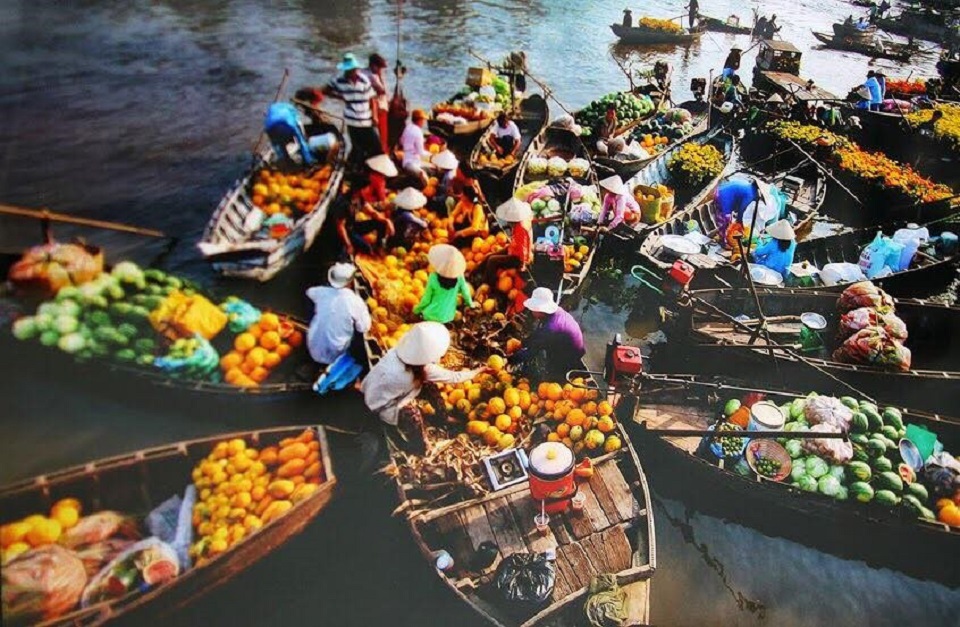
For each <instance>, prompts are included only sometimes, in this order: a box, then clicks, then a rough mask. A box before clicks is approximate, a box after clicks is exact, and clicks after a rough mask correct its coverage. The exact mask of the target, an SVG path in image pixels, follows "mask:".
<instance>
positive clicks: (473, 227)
mask: <svg viewBox="0 0 960 627" xmlns="http://www.w3.org/2000/svg"><path fill="white" fill-rule="evenodd" d="M447 220H448V227H447V228H448V230H449V231H450V233H452V234H453V236H452V237H451V238H450V241H452V242H453V245H454V246H458V247H463V246H465V245H468V244H469V243H470V241H471V240H472V239H473V238H474V237H486V236H487V235H489V234H490V225H489V223H488V222H487V213H486V212H485V211H484V210H483V205H481V204H480V196H479V194H477V190H475V189H474V188H472V187H464V188H463V192H462V193H461V194H460V200H459V201H458V202H457V204H456V205H454V207H453V210H452V211H451V212H450V217H449V218H447Z"/></svg>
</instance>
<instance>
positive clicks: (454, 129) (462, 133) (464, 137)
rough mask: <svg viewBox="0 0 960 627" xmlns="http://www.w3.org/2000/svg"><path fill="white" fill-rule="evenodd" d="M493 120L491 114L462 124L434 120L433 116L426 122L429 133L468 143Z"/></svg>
mask: <svg viewBox="0 0 960 627" xmlns="http://www.w3.org/2000/svg"><path fill="white" fill-rule="evenodd" d="M456 97H457V96H456V95H454V96H453V98H456ZM493 118H494V116H493V114H488V115H485V116H483V117H481V118H479V119H476V120H467V121H466V122H464V123H462V124H451V123H449V122H445V121H443V120H438V119H436V115H434V116H433V117H431V118H430V120H428V121H427V128H428V129H430V132H432V133H434V134H436V135H439V136H441V137H446V138H447V139H450V140H457V141H463V142H468V141H470V140H472V139H474V138H475V137H476V136H477V135H478V134H479V133H481V132H482V131H484V130H485V129H486V128H487V127H488V126H490V124H492V123H493Z"/></svg>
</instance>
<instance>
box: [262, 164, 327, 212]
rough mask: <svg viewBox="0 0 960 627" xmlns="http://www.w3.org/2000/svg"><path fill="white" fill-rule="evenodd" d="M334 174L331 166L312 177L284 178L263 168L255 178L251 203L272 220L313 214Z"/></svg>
mask: <svg viewBox="0 0 960 627" xmlns="http://www.w3.org/2000/svg"><path fill="white" fill-rule="evenodd" d="M332 174H333V167H332V166H329V165H325V166H323V167H321V168H318V169H317V170H315V171H314V172H312V173H310V174H296V173H294V174H284V173H283V172H279V171H276V170H271V169H270V168H263V169H261V170H260V171H259V172H258V173H257V174H256V175H255V176H254V177H253V180H254V181H255V182H254V183H253V187H252V188H251V190H250V191H251V200H252V201H253V204H254V205H256V206H257V207H259V208H260V210H261V211H263V212H264V213H265V214H267V215H268V216H272V215H274V214H277V213H281V214H283V215H285V216H287V217H292V216H294V215H300V214H304V213H310V212H311V211H313V209H314V207H316V205H317V203H318V202H319V201H320V198H321V197H322V196H323V194H324V192H326V191H327V187H329V186H330V176H331V175H332Z"/></svg>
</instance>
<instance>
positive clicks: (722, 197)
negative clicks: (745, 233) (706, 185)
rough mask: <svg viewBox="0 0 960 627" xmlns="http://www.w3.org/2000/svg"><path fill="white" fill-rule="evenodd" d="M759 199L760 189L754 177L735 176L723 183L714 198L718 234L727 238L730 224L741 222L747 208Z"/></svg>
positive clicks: (718, 187)
mask: <svg viewBox="0 0 960 627" xmlns="http://www.w3.org/2000/svg"><path fill="white" fill-rule="evenodd" d="M759 198H760V188H759V185H758V184H757V181H756V179H754V178H753V177H745V176H734V177H731V178H728V179H726V180H725V181H723V182H721V183H720V184H719V185H718V186H717V191H716V192H714V196H713V202H714V206H715V207H716V211H715V215H716V216H717V226H718V227H719V228H718V233H720V234H721V235H723V236H724V237H726V232H727V229H728V228H729V226H730V224H732V223H733V222H739V221H740V220H741V219H742V218H743V212H744V211H746V210H747V207H749V206H750V205H751V204H753V203H754V202H756V201H757V200H758V199H759Z"/></svg>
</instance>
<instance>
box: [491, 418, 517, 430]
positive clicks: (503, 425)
mask: <svg viewBox="0 0 960 627" xmlns="http://www.w3.org/2000/svg"><path fill="white" fill-rule="evenodd" d="M512 424H513V420H512V419H511V418H510V416H508V415H506V414H500V415H499V416H497V418H496V419H495V420H494V421H493V426H495V427H496V428H497V429H500V430H501V431H506V430H507V429H509V428H510V425H512Z"/></svg>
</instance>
